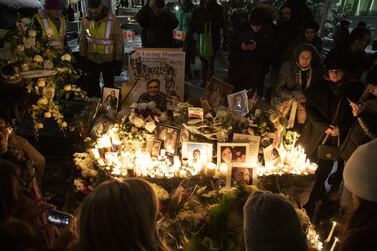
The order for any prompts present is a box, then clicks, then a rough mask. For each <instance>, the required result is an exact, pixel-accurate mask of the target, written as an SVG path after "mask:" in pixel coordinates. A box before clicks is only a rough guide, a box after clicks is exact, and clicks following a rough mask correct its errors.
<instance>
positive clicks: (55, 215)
mask: <svg viewBox="0 0 377 251" xmlns="http://www.w3.org/2000/svg"><path fill="white" fill-rule="evenodd" d="M71 219H72V215H71V214H68V213H65V212H62V211H59V210H48V211H47V220H48V222H50V223H51V224H53V225H55V226H58V227H64V226H66V225H68V224H69V223H70V222H71Z"/></svg>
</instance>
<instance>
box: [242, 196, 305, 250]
mask: <svg viewBox="0 0 377 251" xmlns="http://www.w3.org/2000/svg"><path fill="white" fill-rule="evenodd" d="M243 212H244V236H245V246H246V250H247V251H267V250H268V251H283V250H289V251H301V250H302V251H304V250H305V251H306V250H308V248H307V244H306V238H305V235H304V233H303V231H302V227H301V224H300V221H299V219H298V216H297V213H296V211H295V209H294V208H293V206H292V205H291V204H290V202H289V201H288V200H287V199H285V198H284V197H282V196H280V195H277V194H273V193H271V192H267V191H255V192H253V193H252V194H251V195H250V196H249V198H248V199H247V201H246V203H245V205H244V208H243Z"/></svg>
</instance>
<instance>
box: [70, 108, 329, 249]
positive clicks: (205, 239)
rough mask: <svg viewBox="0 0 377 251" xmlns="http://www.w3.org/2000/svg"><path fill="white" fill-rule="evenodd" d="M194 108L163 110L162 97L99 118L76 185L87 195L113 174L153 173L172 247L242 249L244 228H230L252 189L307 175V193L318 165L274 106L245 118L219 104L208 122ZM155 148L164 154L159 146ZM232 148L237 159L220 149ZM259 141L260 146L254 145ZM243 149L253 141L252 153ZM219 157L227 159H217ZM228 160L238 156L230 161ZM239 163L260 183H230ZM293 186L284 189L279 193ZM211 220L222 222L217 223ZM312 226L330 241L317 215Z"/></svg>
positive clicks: (311, 240)
mask: <svg viewBox="0 0 377 251" xmlns="http://www.w3.org/2000/svg"><path fill="white" fill-rule="evenodd" d="M189 107H192V105H190V104H188V103H180V104H179V105H178V106H177V108H176V109H175V111H174V112H173V114H172V115H171V116H169V115H168V114H167V113H166V112H161V111H160V110H158V108H157V107H156V104H154V102H150V103H140V104H132V105H131V112H130V113H129V114H122V112H120V113H119V115H121V116H118V117H119V119H118V121H117V122H111V123H107V122H104V121H101V119H97V122H96V123H94V124H95V125H94V127H93V130H92V135H93V137H92V138H91V139H87V142H88V143H89V144H88V146H89V147H88V148H87V151H86V152H83V153H76V154H75V155H74V157H75V159H74V160H75V164H76V166H77V168H78V170H79V171H80V175H79V177H77V179H75V181H74V186H75V188H76V190H77V191H80V192H81V193H82V194H87V193H89V192H90V191H91V190H92V189H94V188H95V186H96V185H98V184H99V183H100V182H102V181H103V180H106V179H109V178H115V179H120V180H121V179H125V178H127V177H140V178H145V179H147V180H149V181H150V182H152V184H153V187H154V188H155V190H156V193H157V194H158V195H159V199H160V200H161V202H162V213H163V215H164V217H163V218H162V219H161V222H160V224H161V228H162V229H163V231H162V232H164V233H165V234H166V236H165V239H166V240H167V241H168V242H169V244H170V245H171V246H173V247H175V248H177V249H180V248H182V247H185V248H187V250H198V248H204V250H212V249H213V248H216V249H219V250H233V249H232V247H234V248H236V247H242V245H243V241H242V239H239V238H242V235H241V236H240V235H239V233H240V232H242V229H241V230H240V229H238V230H235V229H233V228H232V227H230V225H232V224H234V226H236V225H237V224H238V225H239V224H241V225H242V217H241V216H242V205H243V203H244V202H245V200H246V198H247V197H248V195H249V194H250V192H252V190H253V189H257V188H256V186H258V187H260V188H262V189H268V188H269V187H268V184H266V182H267V183H268V182H269V181H271V178H273V179H279V178H280V179H284V178H286V179H288V180H292V179H293V180H294V179H295V178H301V179H305V178H307V179H309V180H310V185H308V186H307V188H306V190H309V191H310V190H311V188H312V185H313V183H312V181H313V180H314V175H313V174H314V172H315V170H316V168H317V165H316V164H315V163H312V162H311V161H310V160H309V159H307V157H306V155H305V151H304V149H302V148H301V147H300V146H295V142H296V141H297V138H298V137H299V135H298V134H297V133H295V132H293V131H287V130H286V129H285V127H284V123H285V121H284V118H281V117H279V113H278V112H276V111H275V110H274V109H273V108H271V109H268V110H261V109H256V108H253V109H251V112H250V114H248V115H247V116H245V117H240V116H239V115H237V114H235V113H233V112H231V111H229V110H228V109H226V108H218V109H215V110H213V111H210V112H207V113H206V114H204V115H203V118H202V119H198V118H193V119H191V118H189V116H188V114H189V112H188V110H189V109H188V108H189ZM161 125H163V128H167V129H171V130H170V131H169V130H167V131H166V132H164V134H163V135H162V136H161V135H160V132H161V130H160V129H158V128H159V127H160V126H161ZM175 128H179V135H175V131H174V130H175ZM170 134H174V135H173V136H172V135H170ZM94 135H95V136H94ZM233 135H234V136H233ZM246 136H253V137H246ZM232 138H233V141H234V142H236V143H233V142H232V140H231V139H232ZM168 139H169V140H170V139H171V140H172V142H178V144H179V147H178V151H177V152H176V153H175V154H172V152H170V153H169V151H167V145H168V144H170V143H171V142H170V141H169V140H168ZM245 139H250V140H251V141H248V140H246V143H237V142H245V141H244V140H245ZM253 140H254V141H253ZM155 142H157V144H155ZM250 142H252V143H250ZM220 143H221V144H220ZM248 143H249V144H248ZM155 145H156V146H157V151H156V149H154V150H153V148H154V147H155ZM228 145H230V146H231V150H229V151H228V154H234V156H232V157H230V156H227V155H225V153H216V150H217V151H218V146H219V147H220V149H221V151H224V152H225V150H226V149H225V148H227V146H228ZM255 145H257V147H256V149H253V146H254V148H255ZM221 146H224V147H223V148H224V149H222V148H221ZM242 146H245V147H244V148H245V149H244V152H245V153H244V154H242V149H243V148H242ZM269 148H271V149H272V150H271V155H274V154H278V155H279V158H278V160H276V158H273V157H271V156H270V157H268V158H266V157H265V155H266V153H265V152H266V151H265V149H269ZM238 151H240V152H241V154H240V156H238V154H239V153H238ZM152 152H157V154H152ZM219 154H220V155H219ZM223 154H224V155H223ZM243 155H244V157H243ZM254 155H255V156H254ZM216 156H220V158H222V159H221V160H220V161H216ZM237 156H238V157H237ZM252 156H254V157H252ZM218 158H219V157H218ZM227 158H228V159H229V160H230V158H232V160H231V161H229V162H228V161H227ZM241 160H242V161H241ZM234 166H236V167H240V168H251V169H252V170H253V171H255V174H256V176H257V179H256V180H257V181H256V182H255V184H254V183H252V184H254V185H252V186H250V185H249V184H250V183H245V182H243V181H242V180H243V179H242V180H239V179H238V180H234V181H233V179H230V180H231V182H227V180H229V179H227V178H229V177H230V176H231V175H232V169H233V167H234ZM275 182H278V181H275ZM255 185H256V186H255ZM280 185H281V184H280ZM272 190H273V189H272ZM287 190H289V189H285V188H282V189H281V190H278V191H276V192H284V191H287ZM288 196H289V197H290V199H291V200H292V201H294V202H299V204H300V202H301V203H302V202H303V201H304V200H305V199H297V198H296V196H295V195H291V194H289V192H288ZM301 214H304V213H301ZM219 217H220V218H219ZM221 217H223V219H226V220H223V219H221ZM306 217H307V216H306ZM233 221H234V222H233ZM211 224H214V225H216V224H219V225H216V226H217V228H216V227H215V228H213V226H214V225H211ZM229 224H230V225H229ZM199 229H201V230H200V232H199V233H198V231H199ZM214 229H216V230H214ZM305 229H306V232H307V236H308V244H309V245H310V246H311V247H313V248H315V249H318V250H320V249H321V248H322V244H321V242H320V240H319V236H318V234H317V233H316V232H315V230H314V228H313V227H312V226H311V224H310V221H309V220H307V221H306V224H305ZM193 233H198V234H197V235H193ZM234 236H237V238H234ZM228 248H230V249H228Z"/></svg>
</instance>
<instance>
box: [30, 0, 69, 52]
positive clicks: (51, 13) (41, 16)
mask: <svg viewBox="0 0 377 251" xmlns="http://www.w3.org/2000/svg"><path fill="white" fill-rule="evenodd" d="M34 19H35V20H36V21H37V22H36V23H37V24H38V25H39V27H40V31H41V36H42V38H43V39H45V40H46V41H47V43H48V45H49V46H52V47H54V48H57V49H64V40H65V21H64V17H63V15H62V4H61V2H60V0H46V1H45V3H44V6H43V9H41V10H39V12H38V13H37V14H35V16H34Z"/></svg>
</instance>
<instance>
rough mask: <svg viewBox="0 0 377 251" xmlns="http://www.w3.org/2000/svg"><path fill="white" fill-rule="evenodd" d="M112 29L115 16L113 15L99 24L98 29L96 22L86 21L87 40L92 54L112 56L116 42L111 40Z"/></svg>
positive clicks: (109, 15)
mask: <svg viewBox="0 0 377 251" xmlns="http://www.w3.org/2000/svg"><path fill="white" fill-rule="evenodd" d="M85 23H86V25H85ZM112 28H113V15H112V14H111V13H109V14H108V15H107V17H106V19H105V20H103V21H101V22H100V23H99V25H98V28H96V23H95V21H90V20H86V22H84V29H85V31H86V40H87V41H88V44H89V46H90V48H91V50H92V52H96V53H99V54H110V53H112V52H113V44H114V41H113V40H112V39H111V38H110V37H111V33H112Z"/></svg>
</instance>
